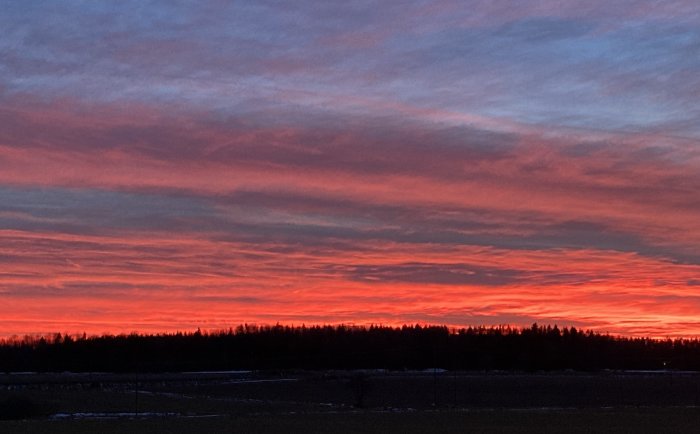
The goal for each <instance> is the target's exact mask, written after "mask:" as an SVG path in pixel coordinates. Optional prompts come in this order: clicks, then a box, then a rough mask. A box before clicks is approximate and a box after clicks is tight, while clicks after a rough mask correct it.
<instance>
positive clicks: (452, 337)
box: [0, 324, 700, 372]
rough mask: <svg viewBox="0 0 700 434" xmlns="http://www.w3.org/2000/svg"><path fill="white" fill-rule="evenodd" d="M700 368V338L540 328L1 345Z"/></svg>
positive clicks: (8, 355)
mask: <svg viewBox="0 0 700 434" xmlns="http://www.w3.org/2000/svg"><path fill="white" fill-rule="evenodd" d="M375 368H379V369H391V370H403V369H426V368H443V369H448V370H453V369H457V370H522V371H538V370H545V371H547V370H566V369H573V370H585V371H593V370H601V369H652V370H660V369H677V370H700V341H698V340H697V339H693V340H688V339H678V340H670V339H667V340H654V339H648V338H626V337H615V336H609V335H602V334H599V333H594V332H591V331H580V330H577V329H576V328H574V327H571V328H568V327H564V328H558V327H556V326H554V327H551V326H538V325H537V324H534V325H532V327H528V328H523V329H518V328H511V327H470V328H463V329H458V330H454V329H448V328H447V327H441V326H420V325H415V326H403V327H399V328H394V327H383V326H371V327H356V326H313V327H304V326H302V327H289V326H280V325H277V326H262V327H261V326H250V325H244V326H240V327H238V328H236V329H230V330H226V331H220V332H213V333H204V332H201V331H199V330H197V331H196V332H193V333H176V334H161V335H137V334H131V335H119V336H112V335H106V336H96V337H87V336H82V337H75V336H67V335H60V334H57V335H55V336H53V337H50V338H47V337H44V338H32V337H26V338H24V339H19V340H18V339H13V340H5V341H1V342H0V372H3V371H4V372H18V371H36V372H62V371H73V372H96V371H107V372H134V371H140V372H157V371H160V372H165V371H172V372H176V371H200V370H233V369H250V370H268V369H375Z"/></svg>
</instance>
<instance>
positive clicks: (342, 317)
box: [0, 0, 700, 337]
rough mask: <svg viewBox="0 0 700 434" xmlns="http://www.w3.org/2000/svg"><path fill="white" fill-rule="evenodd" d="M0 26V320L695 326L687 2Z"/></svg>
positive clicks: (32, 324) (252, 4) (25, 15)
mask: <svg viewBox="0 0 700 434" xmlns="http://www.w3.org/2000/svg"><path fill="white" fill-rule="evenodd" d="M0 28H1V29H2V33H1V36H0V336H10V335H13V334H17V335H24V334H40V333H51V332H57V331H58V332H69V333H82V332H83V331H85V332H87V333H88V334H99V333H103V332H110V333H120V332H131V331H138V332H161V331H175V330H183V331H191V330H194V329H196V328H197V327H201V328H202V329H220V328H228V327H230V326H233V327H235V326H236V325H238V324H240V323H243V322H247V323H258V324H261V323H265V324H274V323H277V322H280V323H285V324H297V325H300V324H302V323H305V324H307V325H308V324H318V323H333V324H336V323H346V324H347V323H354V324H370V323H375V324H387V325H397V324H403V323H421V324H422V323H434V324H447V325H450V326H467V325H493V324H511V325H529V324H531V323H533V322H538V323H540V324H555V323H556V324H559V325H569V326H571V325H573V326H576V327H583V328H591V329H595V330H599V331H602V332H610V333H613V334H625V335H650V336H657V337H665V336H699V335H700V102H699V101H700V4H699V3H698V2H696V1H691V0H687V1H672V0H668V1H644V0H615V1H610V0H604V1H603V0H588V1H569V2H567V1H544V0H539V1H522V0H510V1H504V0H484V1H447V0H445V1H442V0H440V1H413V2H393V1H381V2H378V1H337V2H336V1H328V2H325V1H321V2H319V1H305V0H300V1H292V2H278V1H234V2H225V1H192V2H186V1H144V0H134V1H112V2H99V1H67V0H66V1H18V2H6V3H4V4H3V5H2V6H1V7H0Z"/></svg>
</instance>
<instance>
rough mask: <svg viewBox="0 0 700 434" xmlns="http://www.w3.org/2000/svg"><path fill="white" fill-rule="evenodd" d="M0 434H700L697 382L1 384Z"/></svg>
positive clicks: (61, 377) (664, 378)
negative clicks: (456, 433) (614, 433)
mask: <svg viewBox="0 0 700 434" xmlns="http://www.w3.org/2000/svg"><path fill="white" fill-rule="evenodd" d="M0 384H2V388H1V390H0V404H1V405H2V406H1V407H0V418H2V419H8V420H2V421H0V432H1V433H32V432H55V433H93V432H100V433H111V432H130V433H151V432H153V433H155V432H172V433H198V432H230V433H234V432H245V433H248V432H251V433H253V432H270V433H278V432H279V433H292V432H333V433H342V432H378V433H379V432H382V433H385V432H397V433H413V432H415V433H419V432H502V431H507V432H532V433H537V432H697V429H698V428H697V427H699V426H700V408H698V401H699V398H700V375H697V374H693V373H678V372H674V373H670V372H664V373H644V372H634V373H632V372H605V373H597V374H581V373H547V374H513V373H478V374H475V373H457V374H455V373H451V372H437V373H431V372H400V373H393V372H381V371H352V372H345V371H337V372H336V371H325V372H264V373H261V372H237V373H235V372H231V373H192V374H142V375H139V376H138V377H137V376H135V375H129V374H124V375H116V374H67V373H66V374H14V375H0Z"/></svg>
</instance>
